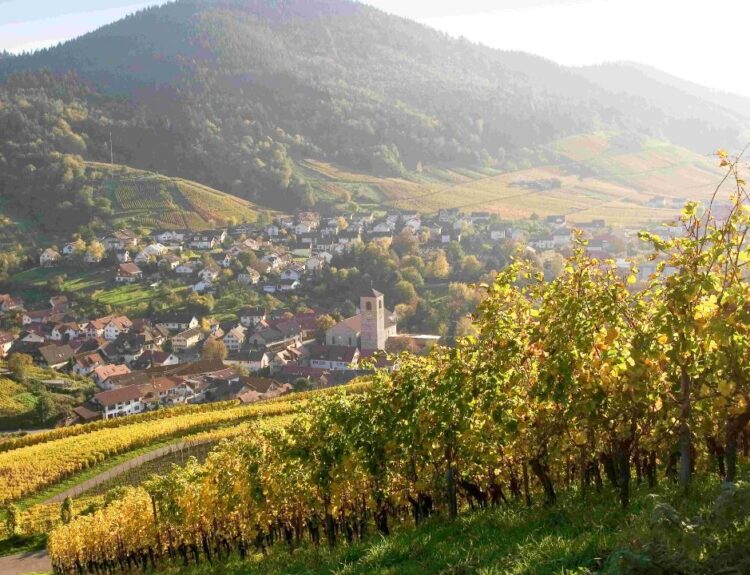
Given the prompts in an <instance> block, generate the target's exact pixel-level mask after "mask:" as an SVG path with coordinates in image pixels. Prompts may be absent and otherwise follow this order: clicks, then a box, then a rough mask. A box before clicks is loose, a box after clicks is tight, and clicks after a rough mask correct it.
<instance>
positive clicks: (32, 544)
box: [0, 533, 47, 557]
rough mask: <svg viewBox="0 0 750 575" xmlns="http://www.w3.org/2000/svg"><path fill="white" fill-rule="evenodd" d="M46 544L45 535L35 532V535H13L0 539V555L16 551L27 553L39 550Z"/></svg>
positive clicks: (11, 553) (12, 553)
mask: <svg viewBox="0 0 750 575" xmlns="http://www.w3.org/2000/svg"><path fill="white" fill-rule="evenodd" d="M46 545H47V535H46V533H45V534H42V533H37V534H35V535H14V536H13V537H8V538H6V539H2V540H0V557H6V556H8V555H15V554H16V553H27V552H29V551H39V550H40V549H44V547H45V546H46Z"/></svg>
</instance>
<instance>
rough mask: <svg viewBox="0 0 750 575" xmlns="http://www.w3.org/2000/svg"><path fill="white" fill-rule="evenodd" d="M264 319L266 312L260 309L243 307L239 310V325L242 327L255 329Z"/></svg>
mask: <svg viewBox="0 0 750 575" xmlns="http://www.w3.org/2000/svg"><path fill="white" fill-rule="evenodd" d="M265 319H266V310H265V308H262V307H245V308H242V309H241V310H240V323H241V324H242V325H243V326H244V327H255V326H257V325H258V324H259V323H261V322H262V321H264V320H265Z"/></svg>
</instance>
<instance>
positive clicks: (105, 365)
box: [0, 210, 679, 424]
mask: <svg viewBox="0 0 750 575" xmlns="http://www.w3.org/2000/svg"><path fill="white" fill-rule="evenodd" d="M574 229H576V230H578V232H577V233H578V234H579V235H580V236H581V237H582V238H585V241H586V249H587V250H588V251H589V253H590V254H591V255H592V256H593V257H596V258H599V259H601V260H608V259H611V260H614V261H615V262H616V265H617V266H618V268H621V269H622V271H623V273H624V274H625V273H630V272H631V263H630V261H631V259H632V257H633V256H637V255H638V253H639V250H642V249H643V247H642V246H639V244H638V240H637V236H636V233H635V232H634V231H631V230H624V229H617V228H611V227H608V226H607V223H606V222H605V221H604V220H593V221H590V222H586V223H579V224H576V225H572V224H570V223H569V222H567V221H566V218H565V217H564V216H551V217H548V218H546V219H539V218H531V219H529V220H525V221H520V222H503V221H500V220H498V218H497V217H496V216H493V215H491V214H489V213H486V212H473V213H468V214H466V213H462V212H460V211H459V210H440V212H439V213H437V214H435V215H434V216H432V217H425V216H421V215H420V214H418V213H411V212H399V211H392V212H388V213H386V214H383V215H382V216H381V217H375V216H374V215H372V214H366V215H361V214H356V215H352V216H350V217H347V218H345V217H341V216H337V217H331V218H324V217H322V216H321V215H320V214H317V213H314V212H300V213H298V214H296V215H295V216H278V217H276V218H274V219H273V221H271V222H269V223H267V224H266V225H258V224H240V225H237V226H234V227H231V228H229V229H217V230H207V231H201V232H190V231H183V230H155V231H153V232H151V233H150V234H145V235H144V234H139V233H136V232H134V231H131V230H127V229H122V230H118V231H115V232H114V233H112V234H110V235H107V236H105V237H102V238H99V239H94V240H91V241H89V242H88V243H87V242H85V241H84V240H82V239H81V238H76V239H74V240H71V241H70V242H69V243H67V244H65V245H63V246H60V247H53V246H50V247H48V248H46V249H44V250H43V251H42V252H41V253H40V255H39V260H38V267H39V269H40V270H46V271H54V270H58V269H59V270H64V269H68V268H74V269H78V270H80V269H86V268H91V269H96V270H98V271H99V272H101V273H107V274H109V275H110V280H109V281H110V284H111V286H112V289H116V288H117V286H129V285H142V286H144V289H152V290H153V293H154V296H153V297H154V298H156V299H158V297H159V296H158V286H159V285H160V284H161V283H162V282H165V281H169V282H171V285H178V286H180V289H182V290H183V291H182V293H183V294H189V295H190V296H191V297H192V298H206V297H208V298H213V297H214V296H215V295H217V294H218V293H220V292H221V291H222V290H226V289H228V286H231V287H232V289H234V290H237V289H240V290H242V291H243V292H246V294H247V299H246V300H241V301H252V302H255V304H256V305H242V306H239V307H237V309H235V310H232V311H231V313H229V314H227V313H224V314H221V315H220V316H218V317H217V315H216V314H212V313H211V311H209V310H208V309H201V310H199V311H195V309H190V308H184V307H182V308H177V309H174V310H169V309H166V310H162V311H159V312H153V313H147V314H145V315H144V314H138V315H137V316H136V315H133V314H132V313H130V311H129V310H128V309H127V308H125V309H118V310H113V313H109V314H107V315H103V316H95V317H92V316H87V315H86V314H85V313H84V312H83V310H82V309H81V308H80V306H79V302H78V301H77V296H78V294H75V293H70V292H69V293H52V292H50V293H47V294H46V295H49V297H48V299H46V300H44V301H36V302H33V301H26V298H25V297H24V289H15V290H14V291H13V292H10V293H5V294H3V293H0V314H2V316H1V317H2V331H0V358H5V359H6V360H9V359H10V358H12V357H13V356H14V355H15V356H23V357H24V358H28V359H27V361H30V362H32V363H33V364H34V365H37V366H40V367H43V368H47V369H51V370H56V371H58V372H61V373H68V374H71V375H74V376H76V377H79V378H87V379H90V380H91V381H92V382H93V383H94V384H95V387H94V388H93V392H92V393H91V394H88V397H87V398H86V401H85V402H83V403H81V404H80V405H78V406H76V407H75V408H74V409H73V410H72V413H70V414H68V416H67V417H65V418H64V419H63V420H61V421H60V422H58V423H60V424H71V423H81V422H88V421H93V420H96V419H110V418H114V417H121V416H128V415H133V414H138V413H143V412H146V411H150V410H153V409H162V408H167V407H170V406H174V405H180V404H187V403H205V402H216V401H225V400H240V401H241V402H244V403H251V402H256V401H261V400H264V399H269V398H272V397H277V396H279V395H283V394H286V393H292V392H295V391H304V390H308V389H313V388H321V387H329V386H335V385H342V384H345V383H347V382H350V381H352V380H353V379H355V378H357V377H360V376H362V375H365V374H367V373H370V372H371V370H372V369H374V368H387V369H396V368H397V363H395V361H394V356H393V355H389V354H393V353H396V352H400V351H404V350H409V351H412V352H414V353H423V352H425V351H427V350H429V349H430V348H431V347H432V346H434V345H436V344H438V343H441V342H447V341H448V340H449V339H450V338H456V337H460V336H462V335H468V334H469V333H470V320H469V319H467V317H466V316H467V313H468V312H467V310H464V309H463V308H460V307H456V306H453V307H451V306H450V305H448V306H447V307H449V308H450V309H451V313H452V314H453V317H452V323H451V324H446V323H445V322H443V323H437V324H436V326H435V327H432V326H431V325H430V324H429V323H426V322H423V321H422V320H421V318H420V317H419V314H420V313H421V314H425V315H429V313H430V310H429V305H428V298H427V297H426V296H425V294H426V293H429V294H433V293H434V292H435V291H436V290H437V291H438V292H439V291H440V290H441V289H445V290H447V292H450V291H451V290H455V289H457V288H456V286H469V284H470V283H471V282H476V281H480V280H481V281H484V280H491V278H492V274H493V273H496V271H497V270H498V269H500V268H501V267H502V265H503V264H504V263H507V262H508V261H509V260H510V258H511V257H526V258H532V259H533V260H534V261H536V262H537V265H538V266H539V267H540V269H542V270H543V271H544V272H545V274H547V275H550V276H551V277H554V276H555V275H557V273H559V269H555V267H556V266H558V265H559V263H560V262H561V261H562V258H563V256H564V255H567V254H569V253H570V250H571V249H572V241H573V239H572V238H573V235H574V234H573V230H574ZM658 232H659V233H662V234H664V233H665V228H664V227H659V228H658ZM678 232H679V230H678V229H676V228H669V227H667V228H666V233H678ZM371 246H375V247H373V248H372V249H370V248H371ZM357 250H359V252H361V254H369V253H372V254H382V253H391V250H395V251H396V252H398V255H397V259H398V267H399V268H400V269H399V271H397V272H396V273H395V275H394V276H393V277H394V278H395V279H396V280H400V281H397V283H396V285H395V289H396V291H394V286H392V285H378V284H377V283H376V280H377V281H380V282H381V283H384V284H387V283H389V282H388V280H383V278H382V277H380V278H377V274H376V273H371V274H369V275H368V274H364V275H359V276H356V281H346V279H347V278H345V281H344V282H343V283H342V284H341V286H340V287H343V290H344V292H345V293H342V292H340V291H338V292H337V291H334V293H332V294H331V293H329V294H327V295H326V292H325V289H324V288H326V287H328V288H331V289H337V288H332V287H331V286H328V285H326V286H322V287H321V284H323V283H325V284H330V283H331V281H330V278H325V279H324V275H325V274H331V273H335V274H338V275H337V276H336V277H339V275H340V273H341V270H342V269H343V270H345V271H346V268H347V261H348V260H347V258H351V257H352V253H353V252H356V251H357ZM398 256H400V258H398ZM372 257H374V258H376V257H379V256H377V255H375V256H372ZM626 258H628V259H626ZM415 262H417V263H415ZM443 262H444V263H445V266H443V265H442V263H443ZM406 264H408V265H406ZM373 265H374V266H375V267H379V264H378V262H377V261H375V262H374V263H373ZM655 265H656V264H655V263H654V262H648V261H646V259H645V258H644V259H643V263H642V265H640V266H639V268H638V277H637V279H638V281H646V280H647V278H648V276H649V275H650V274H651V273H652V272H653V270H654V269H655ZM360 267H361V266H360ZM442 267H446V268H447V269H440V268H442ZM411 270H413V271H411ZM430 270H432V271H430ZM352 277H353V276H352ZM368 279H369V283H368ZM404 284H408V286H410V288H411V289H406V288H404ZM316 286H317V287H316ZM49 289H52V288H48V290H49ZM465 289H470V288H468V287H465ZM429 290H432V291H429ZM329 291H330V290H329ZM405 292H406V295H404V293H405ZM412 292H413V293H412ZM386 294H395V295H394V296H392V300H391V301H389V299H388V296H387V295H386ZM290 298H291V299H290ZM337 298H338V299H339V300H341V301H344V300H346V302H347V305H346V306H336V305H333V306H332V305H331V301H336V299H337ZM183 299H184V298H183ZM443 299H444V298H443ZM269 301H272V302H275V304H274V305H273V306H269V305H265V304H266V303H267V302H269ZM435 301H436V302H437V303H435V304H434V305H433V307H441V303H440V302H441V301H442V300H441V299H440V298H437V299H436V300H435ZM292 303H293V304H294V305H291V304H292ZM271 307H273V308H274V309H271ZM334 307H335V308H336V309H333V308H334ZM467 309H468V308H467ZM425 310H426V311H425ZM410 326H411V327H414V326H417V327H420V326H428V327H432V329H424V330H422V331H415V330H413V329H405V328H407V327H410ZM53 391H54V390H53Z"/></svg>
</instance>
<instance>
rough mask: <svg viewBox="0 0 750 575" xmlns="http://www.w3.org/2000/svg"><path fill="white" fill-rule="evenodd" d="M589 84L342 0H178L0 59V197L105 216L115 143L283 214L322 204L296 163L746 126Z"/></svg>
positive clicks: (693, 142) (438, 157) (136, 162)
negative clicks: (87, 176)
mask: <svg viewBox="0 0 750 575" xmlns="http://www.w3.org/2000/svg"><path fill="white" fill-rule="evenodd" d="M633 73H637V74H640V75H641V77H642V78H647V76H646V75H645V74H643V73H642V72H637V71H634V72H633ZM594 76H596V75H592V74H590V73H585V71H584V72H581V71H578V70H573V69H568V68H564V67H561V66H558V65H556V64H553V63H551V62H549V61H546V60H544V59H541V58H537V57H534V56H530V55H526V54H522V53H514V52H502V51H498V50H493V49H489V48H485V47H482V46H478V45H475V44H472V43H469V42H467V41H464V40H455V39H451V38H449V37H448V36H446V35H444V34H442V33H439V32H437V31H434V30H432V29H430V28H427V27H425V26H422V25H419V24H417V23H414V22H412V21H409V20H406V19H402V18H398V17H395V16H391V15H388V14H386V13H384V12H381V11H379V10H376V9H373V8H370V7H368V6H365V5H362V4H358V3H355V2H352V1H349V0H179V1H177V2H174V3H171V4H167V5H164V6H161V7H155V8H150V9H147V10H143V11H141V12H139V13H137V14H135V15H133V16H130V17H127V18H125V19H123V20H121V21H119V22H116V23H114V24H112V25H109V26H106V27H104V28H101V29H99V30H97V31H95V32H93V33H91V34H87V35H85V36H83V37H81V38H79V39H76V40H73V41H71V42H68V43H65V44H63V45H60V46H57V47H54V48H50V49H47V50H42V51H39V52H36V53H33V54H30V55H22V56H18V57H13V58H2V59H0V134H1V136H0V169H2V171H3V173H4V174H6V176H4V177H3V178H2V181H0V186H1V187H0V193H2V194H3V195H4V196H6V197H10V198H11V199H12V200H15V201H25V202H29V201H37V200H40V199H43V200H44V202H43V204H44V206H46V207H47V209H48V210H51V209H56V207H57V206H60V205H62V204H63V203H65V204H64V205H65V207H66V208H70V207H71V206H73V207H75V208H76V209H79V208H86V210H89V211H93V212H95V211H96V210H97V209H101V208H102V206H97V205H95V204H94V203H93V201H92V200H91V199H90V197H89V194H88V193H87V192H82V191H81V186H80V181H79V180H80V178H79V176H80V174H79V172H80V170H79V169H78V167H79V166H80V158H83V159H86V160H98V161H108V160H109V138H110V133H111V134H112V140H113V144H114V156H115V160H116V161H117V162H118V163H122V164H127V165H131V166H134V167H137V168H143V169H148V170H153V171H158V172H161V173H166V174H170V175H174V176H178V175H179V176H181V177H187V178H191V179H194V180H197V181H200V182H202V183H205V184H208V185H212V186H214V187H217V188H219V189H222V190H224V191H229V192H232V193H234V194H236V195H239V196H241V197H244V198H247V199H250V200H254V201H260V202H262V203H265V204H266V205H270V206H272V207H280V208H291V207H299V206H310V205H313V204H315V202H316V196H315V192H314V190H313V188H312V187H311V186H310V185H309V184H308V183H306V182H305V179H304V174H303V171H302V170H301V169H300V168H299V167H298V161H299V160H300V159H302V158H315V159H321V160H327V161H331V162H335V163H337V164H340V165H343V166H346V167H348V168H351V169H355V170H359V171H364V172H370V173H373V174H378V175H400V174H403V173H405V172H406V171H409V170H413V169H415V168H416V167H417V166H418V165H449V166H477V165H479V166H488V165H490V166H496V167H499V168H501V169H502V167H503V165H504V163H505V162H506V161H509V160H513V159H514V158H518V157H524V158H529V157H533V156H534V154H536V153H538V152H537V151H538V150H540V149H541V147H542V146H544V145H545V144H547V143H549V142H552V141H554V140H556V139H559V138H561V137H564V136H566V135H570V134H577V133H582V132H589V131H593V130H600V129H611V130H616V131H618V132H622V133H626V134H629V135H631V136H634V137H636V138H637V137H641V136H653V137H656V138H658V139H666V140H670V141H673V142H675V143H677V144H680V145H683V146H686V147H690V148H693V149H697V150H699V151H701V152H708V151H712V150H713V149H715V148H716V147H718V146H725V147H731V146H733V145H737V144H739V143H740V142H741V141H742V139H743V137H744V135H745V133H746V130H747V127H748V126H750V119H748V117H747V116H746V115H745V113H744V108H743V106H742V105H734V106H728V105H725V104H723V103H722V102H721V101H716V100H713V101H708V100H705V99H701V98H700V96H699V95H694V94H692V93H690V92H689V91H685V90H680V89H678V88H674V89H672V90H670V91H669V92H668V94H667V96H668V100H667V101H664V99H659V98H657V96H658V94H656V95H653V98H654V99H653V101H652V100H650V99H648V98H646V97H645V96H644V95H643V94H642V93H627V92H624V91H623V90H621V89H620V88H619V87H617V86H614V87H608V86H603V85H602V84H603V82H602V81H600V78H599V77H598V76H596V77H594ZM644 81H645V80H644ZM604 83H606V82H604ZM650 97H651V96H649V98H650ZM748 108H750V105H748ZM77 156H80V158H77ZM30 196H31V197H33V200H32V199H30ZM79 213H81V212H79Z"/></svg>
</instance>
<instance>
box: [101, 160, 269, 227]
mask: <svg viewBox="0 0 750 575" xmlns="http://www.w3.org/2000/svg"><path fill="white" fill-rule="evenodd" d="M87 166H88V167H89V168H91V169H92V170H96V171H97V172H99V173H103V174H107V175H106V177H105V178H104V180H103V182H102V184H101V189H102V190H103V192H104V193H106V194H107V195H108V197H109V199H110V201H111V202H112V206H113V209H114V211H115V213H114V220H115V223H117V222H122V223H125V224H126V225H131V226H132V225H138V226H145V227H148V228H164V229H189V230H196V231H199V230H205V229H209V228H212V227H217V226H220V225H226V224H228V223H230V222H253V221H255V219H256V218H257V212H256V208H255V206H254V205H253V204H251V203H250V202H247V201H245V200H242V199H240V198H236V197H234V196H230V195H229V194H225V193H223V192H220V191H218V190H214V189H213V188H209V187H208V186H204V185H202V184H198V183H196V182H192V181H189V180H183V179H179V178H169V177H166V176H161V175H159V174H154V173H151V172H146V171H142V170H136V169H133V168H129V167H126V166H115V167H111V166H109V165H107V164H100V163H96V162H89V163H88V164H87Z"/></svg>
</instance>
